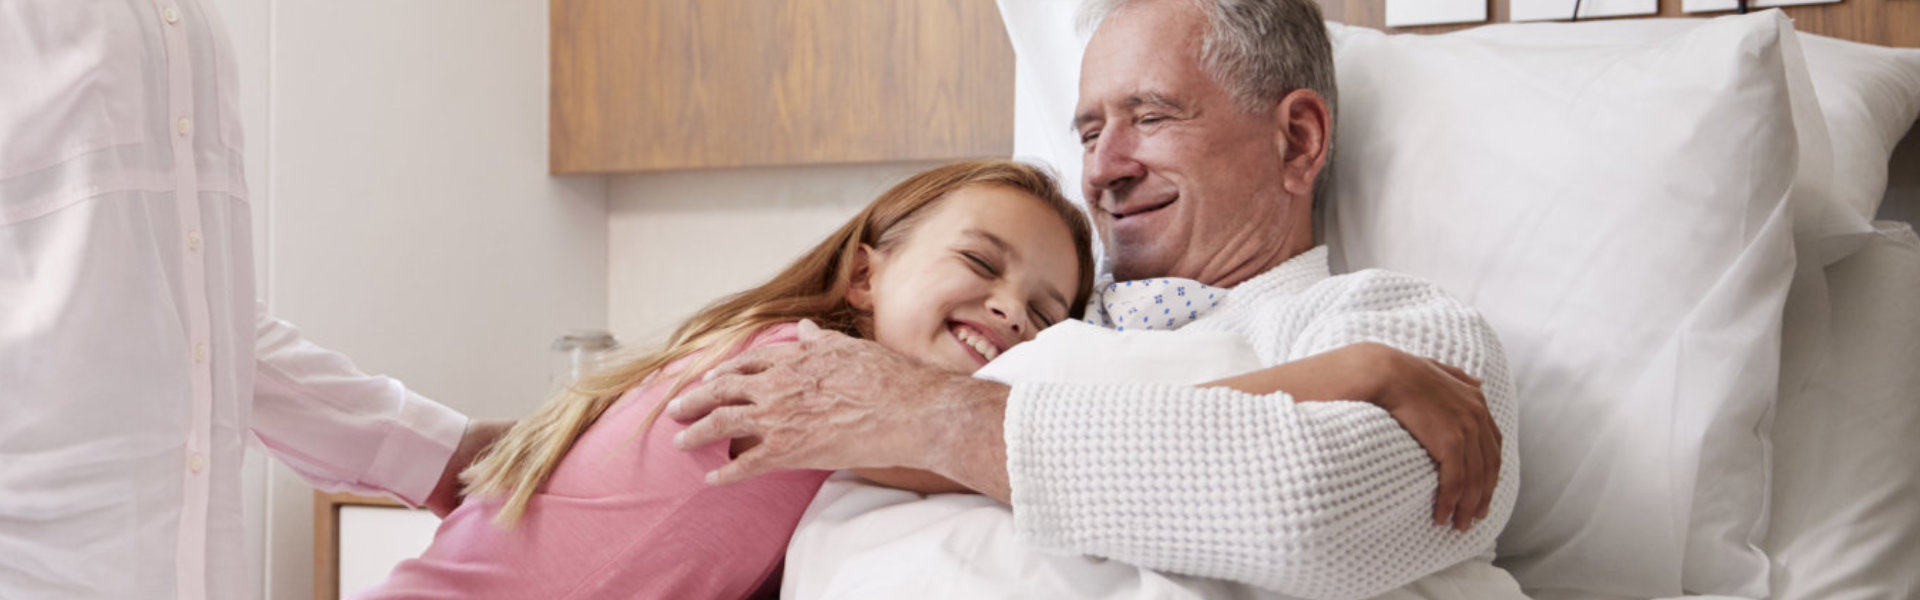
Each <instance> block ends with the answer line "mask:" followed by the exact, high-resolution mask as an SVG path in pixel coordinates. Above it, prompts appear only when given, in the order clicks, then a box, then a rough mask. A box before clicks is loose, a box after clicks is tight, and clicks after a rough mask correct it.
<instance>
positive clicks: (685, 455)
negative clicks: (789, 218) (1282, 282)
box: [357, 160, 1094, 600]
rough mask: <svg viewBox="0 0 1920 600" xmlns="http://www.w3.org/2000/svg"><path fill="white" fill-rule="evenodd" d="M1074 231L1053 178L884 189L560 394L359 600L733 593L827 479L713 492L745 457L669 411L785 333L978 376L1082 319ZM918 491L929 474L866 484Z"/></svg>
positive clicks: (1028, 174)
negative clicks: (843, 220) (732, 290)
mask: <svg viewBox="0 0 1920 600" xmlns="http://www.w3.org/2000/svg"><path fill="white" fill-rule="evenodd" d="M1091 237H1092V236H1091V233H1090V229H1089V226H1088V224H1087V222H1086V218H1085V217H1084V216H1083V215H1082V214H1081V213H1080V212H1079V210H1078V209H1077V208H1075V207H1074V206H1073V205H1072V204H1070V203H1069V202H1068V201H1067V200H1066V199H1065V198H1064V197H1063V196H1061V195H1060V192H1059V191H1058V189H1057V187H1056V184H1055V182H1054V180H1053V178H1052V177H1051V176H1049V175H1048V174H1047V173H1045V172H1043V171H1041V170H1038V169H1035V168H1033V167H1029V166H1026V165H1023V164H1020V163H1016V162H1011V161H1004V160H989V161H976V162H965V163H959V164H954V165H948V166H944V167H940V168H936V169H933V170H931V171H927V172H925V173H921V174H919V175H915V176H914V177H912V178H909V179H907V180H906V181H904V182H902V183H900V184H899V185H896V186H894V187H893V188H892V189H890V190H888V191H887V192H886V193H885V194H882V195H881V196H880V197H879V198H878V199H876V200H874V202H873V203H872V204H871V205H869V206H868V207H867V208H866V209H865V210H863V211H861V212H860V214H859V215H856V216H855V217H854V218H853V219H852V220H851V221H849V222H848V223H847V224H846V225H844V226H842V227H841V228H840V229H839V231H836V232H834V234H833V235H832V236H829V237H828V238H827V239H826V240H825V241H823V242H821V243H820V244H819V245H818V246H815V247H814V248H813V249H812V250H810V251H808V252H807V253H806V254H805V255H804V256H802V257H800V259H799V260H798V261H795V262H794V263H793V264H792V265H790V266H788V267H787V269H786V270H785V271H783V272H781V273H780V274H779V275H778V276H776V277H774V278H773V280H772V281H769V282H767V283H766V284H764V285H761V286H760V287H757V288H754V289H751V290H748V291H746V292H743V293H740V294H737V295H734V296H732V297H729V298H726V299H723V300H721V301H719V302H717V303H715V304H713V305H711V306H708V307H707V308H706V309H705V310H702V311H701V312H700V313H698V314H696V315H694V317H693V318H691V319H689V320H687V322H686V323H684V324H682V325H681V326H680V329H679V330H678V331H677V332H675V333H674V335H673V337H672V338H671V340H669V342H668V343H667V345H666V347H665V348H663V349H660V350H658V351H655V352H653V353H651V354H647V355H644V356H640V357H639V358H637V359H634V360H632V361H631V362H627V363H625V364H623V365H620V366H618V367H615V368H612V369H610V370H607V371H605V372H602V373H600V374H598V375H596V376H594V377H591V378H590V379H588V380H587V381H584V382H582V383H580V384H579V385H576V386H574V387H573V388H571V389H568V390H566V391H564V392H563V393H561V394H559V395H557V396H556V397H554V398H553V399H551V400H549V401H548V402H547V404H546V405H545V406H543V407H541V409H540V410H539V411H538V412H536V413H534V414H533V415H532V416H529V417H527V418H526V419H524V420H522V421H520V423H519V424H517V425H516V426H515V427H514V428H513V430H512V431H510V432H509V433H507V434H506V436H504V437H503V438H501V440H500V441H498V442H497V443H495V444H494V445H493V446H492V447H491V448H489V449H488V451H487V455H486V456H485V457H484V458H482V459H481V460H480V461H478V462H476V463H475V464H474V466H473V467H472V468H470V469H468V470H467V472H466V473H464V474H463V478H464V479H465V480H466V481H467V482H468V484H469V489H468V497H467V500H466V502H465V503H464V504H462V505H461V506H460V508H458V509H456V510H455V511H454V512H453V513H452V514H450V515H448V516H447V518H446V520H445V521H443V522H442V523H441V525H440V529H439V531H438V532H437V533H436V534H435V535H434V541H433V544H432V545H431V546H430V547H428V548H427V550H426V551H425V552H424V553H422V554H421V556H420V558H417V559H413V560H409V561H406V562H403V563H401V564H400V565H399V566H398V567H396V568H395V569H394V571H393V573H392V574H391V575H390V576H389V577H388V579H387V580H386V581H385V582H383V583H382V584H381V585H380V586H377V587H376V588H375V589H373V590H370V591H367V592H365V593H363V594H361V595H359V596H357V597H358V598H364V599H372V598H514V599H538V600H565V599H575V598H676V599H677V598H742V597H746V596H748V595H750V594H752V593H754V592H755V591H756V590H758V589H761V587H762V585H763V584H764V583H766V582H767V579H768V578H769V575H771V574H772V573H773V572H774V571H775V570H776V569H777V568H778V567H779V565H780V563H781V558H782V556H783V554H784V553H785V551H786V546H787V540H788V537H789V536H790V535H791V534H792V533H793V529H794V527H795V524H796V523H797V522H798V520H799V518H800V515H801V513H802V512H803V511H805V510H806V507H807V505H808V503H809V502H810V501H811V500H812V498H813V495H814V492H815V491H816V490H817V489H818V488H819V487H820V484H821V482H822V481H823V480H824V479H825V478H826V475H827V473H825V472H818V471H790V472H785V473H778V474H773V475H767V476H763V477H759V478H756V479H753V480H751V481H748V482H745V483H742V484H738V485H733V486H728V487H724V488H717V487H711V486H708V485H707V484H706V483H705V482H704V479H703V478H704V476H705V474H706V473H707V472H708V471H712V470H714V469H716V468H718V467H720V466H721V465H723V464H725V463H726V461H727V460H729V459H730V458H731V456H732V455H737V454H738V453H739V452H741V451H744V450H746V449H747V448H749V447H751V445H752V442H751V441H745V442H741V441H736V442H734V443H733V444H732V446H731V447H728V446H726V445H723V444H714V445H713V446H710V447H707V448H701V449H697V450H694V451H686V452H683V451H680V450H678V449H675V448H674V447H673V441H672V440H673V436H674V434H676V433H678V432H680V431H681V430H682V429H684V428H685V426H684V425H682V424H680V423H676V422H674V421H672V420H671V419H660V418H659V416H660V413H661V410H662V408H663V407H664V405H665V403H666V401H667V400H668V399H670V398H672V397H673V396H674V395H676V394H678V393H679V392H680V391H681V390H682V389H684V388H685V387H686V386H688V385H689V384H690V383H691V382H697V381H699V376H700V375H702V374H703V373H704V372H706V371H707V370H708V369H710V368H712V367H713V366H714V365H716V364H719V363H720V362H723V361H724V360H726V359H727V358H730V357H732V356H734V355H736V354H739V353H740V352H743V351H745V350H746V349H748V348H754V347H759V346H765V345H770V344H781V343H787V342H791V341H794V340H795V339H796V333H795V332H796V327H795V323H796V322H798V321H800V320H802V319H811V320H813V321H814V322H815V323H817V324H819V325H820V326H821V327H823V328H828V329H835V330H839V331H842V332H845V333H847V334H849V335H855V336H859V337H864V338H868V339H872V340H875V341H877V342H879V343H880V344H881V345H883V346H886V347H887V348H889V349H892V350H894V351H896V352H900V353H902V354H905V355H908V356H912V357H915V358H917V359H920V360H923V361H926V362H928V363H931V364H935V365H940V366H944V367H947V368H951V369H953V370H955V371H960V372H968V373H970V372H972V371H974V370H975V369H978V368H979V367H980V366H981V365H984V364H986V362H987V361H988V360H991V359H993V358H994V357H995V356H998V355H999V354H1000V353H1001V352H1004V351H1005V350H1006V349H1007V348H1008V347H1010V346H1012V345H1014V344H1018V343H1021V342H1024V341H1026V340H1029V339H1032V338H1033V336H1034V334H1036V333H1037V332H1038V331H1039V330H1040V329H1043V328H1045V327H1047V326H1048V325H1051V324H1053V323H1056V322H1059V321H1061V320H1064V319H1069V318H1077V317H1079V316H1080V311H1081V309H1082V307H1084V306H1085V305H1086V301H1087V297H1086V296H1087V294H1088V290H1089V288H1090V287H1091V281H1092V278H1093V269H1094V266H1093V258H1092V249H1091V247H1092V239H1091ZM874 476H875V477H877V478H883V479H884V478H890V477H895V478H900V479H901V480H903V481H913V482H917V484H919V485H925V484H926V482H927V481H929V477H930V476H926V475H918V474H914V473H900V472H876V473H875V474H874Z"/></svg>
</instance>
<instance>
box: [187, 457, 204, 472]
mask: <svg viewBox="0 0 1920 600" xmlns="http://www.w3.org/2000/svg"><path fill="white" fill-rule="evenodd" d="M187 468H188V469H192V470H193V472H195V473H199V472H200V470H201V469H205V468H207V457H205V456H201V455H200V453H199V452H195V453H193V458H191V459H188V460H187Z"/></svg>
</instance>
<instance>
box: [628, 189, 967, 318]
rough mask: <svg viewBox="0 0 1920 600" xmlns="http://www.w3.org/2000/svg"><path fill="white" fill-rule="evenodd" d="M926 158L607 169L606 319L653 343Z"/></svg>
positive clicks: (766, 272) (771, 269)
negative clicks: (615, 172)
mask: <svg viewBox="0 0 1920 600" xmlns="http://www.w3.org/2000/svg"><path fill="white" fill-rule="evenodd" d="M935 164H937V163H889V164H878V165H848V166H829V167H786V168H765V169H724V170H714V171H681V172H672V173H649V174H640V175H623V176H618V177H613V178H611V180H610V182H609V185H608V190H607V191H608V197H609V207H608V211H609V214H608V228H607V231H608V246H609V251H610V256H609V257H608V260H607V267H608V269H609V273H608V278H607V279H608V289H607V291H608V300H607V308H608V312H607V322H608V323H609V325H610V327H611V328H612V331H613V332H614V335H615V336H617V337H619V338H620V340H621V342H622V343H625V344H627V345H629V346H631V345H634V344H645V343H658V342H660V341H662V340H664V339H666V336H667V335H668V334H670V333H672V331H673V328H674V327H675V326H677V325H679V323H680V321H681V320H682V319H685V318H686V317H688V316H689V315H692V314H693V312H694V311H696V310H699V309H700V307H702V306H705V305H706V304H707V303H709V302H712V301H713V300H715V299H718V298H719V297H720V296H723V295H726V294H730V293H733V292H738V291H741V290H744V289H746V288H748V287H751V286H753V285H756V284H758V283H761V282H763V281H766V280H767V278H769V277H772V276H773V275H774V273H775V272H777V271H779V270H780V269H781V268H782V267H785V266H786V265H787V264H788V263H790V262H792V261H793V259H795V258H798V257H799V256H800V253H801V252H802V251H805V250H806V249H808V248H811V247H813V245H814V244H816V243H819V241H820V240H821V239H822V238H825V237H826V236H827V234H829V233H832V232H833V230H834V229H836V228H838V227H839V226H840V224H841V223H844V222H846V220H847V218H848V217H851V216H853V214H854V213H856V212H859V210H860V209H861V208H862V207H865V206H866V205H867V203H868V202H870V201H872V200H873V198H874V197H875V196H878V195H879V194H880V192H883V191H886V189H887V188H889V187H892V186H893V184H895V183H899V182H900V180H902V179H906V178H907V176H909V175H912V174H914V173H918V172H920V171H922V170H925V169H927V168H931V167H932V166H934V165H935Z"/></svg>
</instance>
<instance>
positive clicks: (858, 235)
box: [460, 160, 1094, 525]
mask: <svg viewBox="0 0 1920 600" xmlns="http://www.w3.org/2000/svg"><path fill="white" fill-rule="evenodd" d="M972 185H998V186H1005V187H1008V188H1012V189H1016V190H1019V191H1023V192H1026V193H1028V194H1030V195H1032V196H1033V197H1035V198H1039V199H1040V200H1041V201H1042V202H1043V203H1045V204H1046V205H1047V207H1048V208H1051V209H1053V211H1054V212H1055V213H1057V214H1058V215H1059V216H1060V219H1061V220H1062V221H1064V222H1065V223H1066V225H1067V231H1069V232H1071V233H1072V236H1073V246H1074V251H1075V253H1076V254H1077V255H1078V256H1077V258H1078V259H1079V262H1080V281H1079V285H1078V287H1077V288H1076V289H1077V290H1079V291H1078V293H1077V294H1076V295H1075V297H1074V299H1073V303H1072V304H1070V305H1069V307H1068V308H1069V310H1070V311H1071V313H1072V314H1071V316H1072V317H1074V318H1078V317H1080V314H1081V311H1082V310H1083V309H1084V308H1085V306H1086V303H1087V294H1088V293H1089V292H1090V288H1091V287H1092V285H1093V270H1094V264H1093V233H1092V230H1091V228H1090V226H1089V225H1088V224H1087V218H1086V215H1084V214H1081V212H1080V209H1079V208H1077V207H1075V206H1074V205H1073V203H1072V202H1071V201H1069V200H1067V199H1066V197H1065V196H1063V195H1061V193H1060V189H1059V186H1058V184H1057V183H1056V182H1055V181H1054V178H1053V175H1052V174H1050V173H1048V172H1047V171H1045V170H1042V169H1040V168H1037V167H1033V166H1030V165H1026V164H1022V163H1019V162H1014V161H1010V160H979V161H969V162H961V163H955V164H951V165H946V166H942V167H938V168H935V169H932V170H929V171H926V172H924V173H920V174H918V175H914V176H913V177H910V178H908V179H907V180H906V181H903V182H900V183H899V184H898V185H895V186H893V188H892V189H889V190H887V191H886V193H884V194H881V195H880V197H879V198H876V199H874V201H873V203H872V204H869V205H867V207H866V209H865V210H862V211H860V214H858V215H855V216H854V217H853V219H851V220H849V221H848V222H847V223H846V224H845V225H842V226H841V227H840V229H839V230H838V231H835V232H834V233H833V235H831V236H828V237H827V239H826V240H823V241H821V242H820V244H819V245H816V246H814V247H813V249H812V250H808V251H807V253H806V254H804V255H802V256H801V257H800V259H799V260H796V261H794V262H793V264H791V265H788V266H787V268H786V270H783V271H781V272H780V274H779V275H776V276H774V278H773V279H772V280H770V281H768V282H766V283H764V284H761V285H760V286H759V287H756V288H753V289H750V290H747V291H745V292H741V293H738V294H734V295H732V296H728V297H726V298H722V299H720V300H719V301H717V302H714V303H713V304H710V305H708V306H707V307H706V308H704V309H702V310H701V311H700V312H698V313H696V314H694V315H693V317H692V318H689V319H687V321H686V322H685V323H682V324H681V325H680V328H679V329H678V330H676V331H675V332H674V333H673V336H672V337H671V338H668V340H667V343H666V346H664V347H662V348H660V349H659V350H656V351H652V352H649V353H646V354H642V355H639V356H636V357H633V358H631V359H628V360H625V361H622V363H621V364H619V365H618V366H616V367H612V368H608V369H604V370H602V371H600V372H598V373H595V374H593V375H590V376H588V377H586V378H585V379H584V380H583V381H580V382H579V383H576V384H574V385H572V386H569V387H567V388H566V389H564V390H561V391H560V392H558V393H556V394H555V395H554V396H553V397H551V398H549V399H548V400H547V402H546V404H545V405H543V406H541V407H540V409H539V410H538V411H536V412H534V413H533V414H532V415H529V416H528V417H526V418H524V419H521V420H520V422H519V423H516V424H515V425H514V426H513V428H512V429H511V430H509V431H508V432H507V433H506V435H503V436H501V438H500V439H499V440H498V441H496V442H494V443H493V444H492V445H491V446H489V447H488V448H487V450H486V451H485V452H484V454H483V455H482V456H481V457H480V458H479V459H478V460H476V461H474V463H473V465H472V466H470V467H468V468H467V469H466V471H464V472H462V473H461V474H460V478H461V480H462V481H464V482H466V484H467V493H469V494H480V495H488V496H499V495H505V496H506V503H505V505H503V506H502V507H501V509H500V513H499V514H498V515H497V516H496V517H495V519H494V520H495V522H497V523H499V524H501V525H512V524H513V523H515V522H517V521H519V519H520V517H521V515H522V514H524V513H525V512H526V509H527V504H528V501H529V500H530V499H531V498H532V497H533V494H534V493H535V492H536V491H538V490H539V488H540V487H541V485H542V484H544V483H545V482H546V480H547V478H548V477H549V476H551V475H552V474H553V470H554V468H555V467H556V466H558V465H559V464H560V460H561V458H563V457H565V456H566V454H567V451H568V450H569V449H570V448H572V447H573V442H574V440H575V439H578V438H579V437H580V435H581V433H583V432H585V431H586V430H587V427H588V426H590V425H592V424H593V422H594V421H595V420H598V419H599V418H600V415H601V414H603V413H605V412H606V411H607V408H608V407H611V406H613V404H614V402H615V401H617V400H619V399H620V397H621V395H623V394H625V393H626V392H627V391H628V390H630V389H632V388H634V387H636V386H638V385H640V384H642V383H644V382H645V381H646V380H647V379H648V378H649V377H652V376H654V375H655V374H657V373H659V372H660V371H661V370H662V369H664V368H666V367H667V366H668V365H670V364H672V363H673V362H675V361H678V360H680V359H683V358H686V357H689V356H693V355H695V354H700V356H699V358H698V359H697V360H695V361H693V362H692V363H691V364H690V365H688V366H687V367H686V368H683V369H680V370H679V371H678V373H679V377H678V378H677V379H675V380H674V382H673V387H672V388H670V389H669V390H668V392H667V394H666V396H664V397H665V398H672V397H674V396H676V395H678V394H679V393H680V392H681V390H683V389H684V388H685V387H686V385H687V383H688V381H689V380H690V379H691V378H692V377H693V376H694V375H697V374H699V373H704V372H706V371H707V370H708V369H711V368H713V366H714V365H716V364H718V363H719V362H721V360H722V359H725V358H726V357H728V356H730V355H732V354H734V352H735V351H737V350H738V349H740V348H741V347H743V346H745V345H746V344H747V343H748V342H749V341H750V340H751V339H752V338H753V336H754V334H755V333H757V332H759V331H760V330H761V329H763V328H765V327H767V326H770V325H775V324H779V323H788V322H793V321H799V320H801V319H812V320H813V321H814V322H815V323H818V324H819V325H820V327H821V328H822V329H828V330H834V331H839V332H842V333H845V334H848V335H853V336H858V337H869V338H870V337H871V335H870V334H871V332H870V331H868V329H869V325H868V321H869V315H865V314H862V313H861V312H860V311H858V310H855V309H854V308H853V306H851V305H849V304H848V303H847V288H848V287H850V286H851V285H852V277H853V267H854V262H853V261H854V256H855V255H856V254H857V253H858V251H859V248H860V246H861V245H862V244H865V245H868V246H872V247H873V248H875V249H876V250H881V251H886V250H888V249H890V248H892V247H893V246H895V245H896V244H898V243H899V242H900V241H901V240H903V239H905V237H906V235H907V233H908V232H909V231H911V230H912V229H913V227H914V225H915V224H917V223H918V222H919V221H920V220H921V219H922V218H924V217H925V215H926V214H927V213H928V211H927V210H926V209H927V208H928V207H930V206H933V205H934V204H936V203H938V202H939V201H940V200H942V199H945V198H946V197H947V196H948V195H950V194H952V193H953V192H954V191H956V190H959V189H961V188H964V187H967V186H972ZM704 350H713V351H712V352H702V351H704ZM665 406H666V403H665V402H664V401H663V402H661V403H659V404H658V405H656V406H654V407H653V411H652V412H651V413H649V414H648V415H647V419H646V422H645V424H643V425H642V426H641V428H642V429H643V430H644V429H645V428H646V427H649V426H651V425H652V424H653V422H654V420H656V419H658V418H659V416H660V413H661V410H662V409H663V408H664V407H665Z"/></svg>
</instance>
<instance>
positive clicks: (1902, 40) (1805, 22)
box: [1316, 0, 1920, 48]
mask: <svg viewBox="0 0 1920 600" xmlns="http://www.w3.org/2000/svg"><path fill="white" fill-rule="evenodd" d="M1316 1H1317V2H1319V3H1320V10H1321V12H1323V13H1325V16H1326V17H1327V19H1329V20H1333V21H1339V22H1341V23H1346V24H1349V25H1360V26H1365V27H1372V28H1375V29H1387V30H1388V31H1394V32H1411V33H1440V32H1444V31H1452V30H1455V29H1465V28H1468V27H1473V26H1475V25H1477V24H1461V25H1428V26H1421V27H1395V28H1387V27H1386V14H1387V7H1386V0H1316ZM1406 1H1409V2H1418V1H1420V0H1406ZM1488 2H1489V3H1490V4H1489V6H1488V10H1487V16H1488V17H1489V18H1488V19H1487V22H1488V23H1505V22H1507V15H1508V14H1509V13H1508V11H1507V0H1488ZM1659 2H1660V12H1659V14H1657V15H1651V16H1659V17H1717V16H1721V15H1724V14H1727V13H1725V12H1719V13H1695V14H1687V13H1683V12H1681V11H1680V2H1681V0H1659ZM1781 10H1784V11H1786V13H1787V16H1789V17H1792V18H1793V26H1794V28H1795V29H1797V30H1800V31H1805V32H1810V33H1817V34H1820V35H1824V36H1827V37H1836V38H1840V39H1844V40H1853V41H1856V42H1864V43H1868V44H1879V45H1882V46H1902V47H1907V48H1920V0H1842V1H1841V2H1839V3H1837V4H1812V5H1804V6H1788V7H1785V8H1782V9H1781ZM1625 18H1647V17H1645V16H1642V17H1625ZM1581 20H1586V19H1584V18H1583V19H1581Z"/></svg>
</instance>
